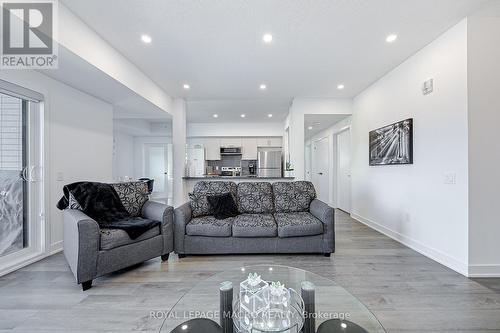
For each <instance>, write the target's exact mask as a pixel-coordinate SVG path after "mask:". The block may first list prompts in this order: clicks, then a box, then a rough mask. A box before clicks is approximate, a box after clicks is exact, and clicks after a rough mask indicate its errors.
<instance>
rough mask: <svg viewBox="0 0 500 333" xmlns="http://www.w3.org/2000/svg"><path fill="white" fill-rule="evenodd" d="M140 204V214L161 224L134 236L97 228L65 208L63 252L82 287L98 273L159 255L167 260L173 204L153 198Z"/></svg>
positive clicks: (89, 283)
mask: <svg viewBox="0 0 500 333" xmlns="http://www.w3.org/2000/svg"><path fill="white" fill-rule="evenodd" d="M128 195H129V197H130V192H129V193H128ZM122 202H123V200H122ZM125 206H126V208H129V207H128V205H125ZM141 206H142V208H139V212H138V214H139V215H140V216H142V217H144V218H147V219H151V220H155V221H160V222H161V224H160V225H159V226H158V227H155V228H152V229H150V230H148V231H146V232H145V233H143V234H142V235H141V236H139V237H138V238H136V239H133V240H132V239H131V238H130V237H129V236H128V234H127V233H126V232H125V231H123V230H119V229H101V228H99V225H98V224H97V222H96V221H94V220H93V219H91V218H90V217H88V216H87V215H85V214H84V213H83V212H81V211H80V210H77V209H66V210H64V212H63V216H64V256H65V257H66V260H67V261H68V264H69V266H70V268H71V271H72V272H73V274H74V275H75V278H76V282H77V283H79V284H80V283H81V284H82V289H83V290H84V291H85V290H87V289H89V288H90V287H91V286H92V280H93V279H95V278H96V277H98V276H101V275H104V274H107V273H111V272H114V271H116V270H119V269H122V268H125V267H128V266H132V265H135V264H138V263H141V262H143V261H146V260H149V259H151V258H154V257H158V256H161V258H162V260H168V256H169V253H170V252H172V251H173V207H171V206H168V205H165V204H161V203H158V202H154V201H146V202H145V203H144V204H141Z"/></svg>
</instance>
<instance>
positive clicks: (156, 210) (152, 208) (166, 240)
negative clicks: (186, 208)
mask: <svg viewBox="0 0 500 333" xmlns="http://www.w3.org/2000/svg"><path fill="white" fill-rule="evenodd" d="M173 211H174V208H173V207H172V206H169V205H165V204H162V203H159V202H155V201H151V200H150V201H146V203H145V204H144V206H142V217H143V218H145V219H150V220H154V221H160V222H161V228H160V230H161V235H162V237H163V252H162V255H164V254H169V253H170V252H172V250H173V249H174V230H173V228H174V227H173V220H174V217H173Z"/></svg>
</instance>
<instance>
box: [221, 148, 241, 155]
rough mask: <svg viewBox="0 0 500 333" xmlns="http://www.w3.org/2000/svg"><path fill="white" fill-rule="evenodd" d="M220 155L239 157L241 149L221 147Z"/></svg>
mask: <svg viewBox="0 0 500 333" xmlns="http://www.w3.org/2000/svg"><path fill="white" fill-rule="evenodd" d="M220 154H221V155H241V147H221V148H220Z"/></svg>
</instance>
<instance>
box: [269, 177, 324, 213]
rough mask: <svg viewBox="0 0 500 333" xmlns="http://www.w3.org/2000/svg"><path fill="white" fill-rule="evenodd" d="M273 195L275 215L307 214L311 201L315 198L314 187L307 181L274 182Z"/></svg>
mask: <svg viewBox="0 0 500 333" xmlns="http://www.w3.org/2000/svg"><path fill="white" fill-rule="evenodd" d="M273 194H274V206H275V211H276V212H277V213H290V212H307V211H309V205H310V204H311V201H313V199H314V198H316V191H315V190H314V185H313V184H312V183H311V182H307V181H297V182H276V183H274V184H273Z"/></svg>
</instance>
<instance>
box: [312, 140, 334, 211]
mask: <svg viewBox="0 0 500 333" xmlns="http://www.w3.org/2000/svg"><path fill="white" fill-rule="evenodd" d="M329 145H330V140H329V138H328V137H324V138H322V139H319V140H317V141H314V142H313V143H312V145H311V147H312V154H311V155H312V159H311V162H312V163H311V170H312V175H311V180H312V182H313V184H314V187H315V188H316V192H317V196H318V199H319V200H321V201H323V202H326V203H329V202H330V193H329V192H330V172H329V165H330V149H329Z"/></svg>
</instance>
